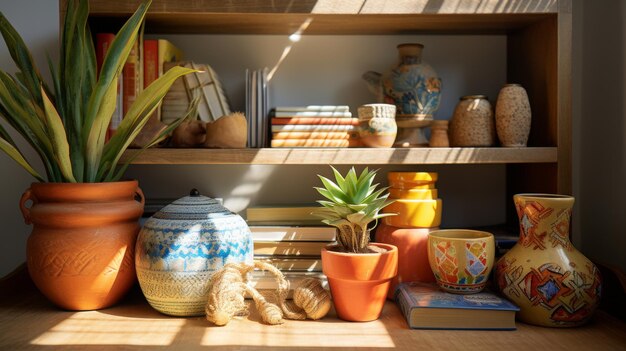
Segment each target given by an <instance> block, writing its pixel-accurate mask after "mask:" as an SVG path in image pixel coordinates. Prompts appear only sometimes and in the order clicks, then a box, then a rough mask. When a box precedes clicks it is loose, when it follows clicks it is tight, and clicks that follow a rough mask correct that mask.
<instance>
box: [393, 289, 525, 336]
mask: <svg viewBox="0 0 626 351" xmlns="http://www.w3.org/2000/svg"><path fill="white" fill-rule="evenodd" d="M395 298H396V303H397V304H398V306H399V307H400V310H401V311H402V314H403V315H404V317H405V318H406V320H407V322H408V324H409V327H410V328H412V329H481V330H515V329H516V328H515V312H517V311H519V308H518V307H517V306H515V305H514V304H512V303H511V302H509V301H508V300H506V299H504V298H502V297H499V296H498V295H496V294H494V293H492V292H490V291H486V290H485V291H483V292H480V293H477V294H470V295H459V294H451V293H448V292H445V291H443V290H440V289H439V287H437V285H436V284H432V283H420V282H409V283H401V284H399V285H398V287H397V289H396V293H395Z"/></svg>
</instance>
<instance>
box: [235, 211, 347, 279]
mask: <svg viewBox="0 0 626 351" xmlns="http://www.w3.org/2000/svg"><path fill="white" fill-rule="evenodd" d="M316 208H318V206H314V205H312V206H262V207H249V208H248V209H247V210H246V217H247V221H248V226H249V227H250V231H251V232H252V240H253V241H254V259H255V260H261V261H265V262H268V263H271V264H273V265H274V266H275V267H277V268H278V269H279V270H280V271H281V272H282V273H283V274H284V275H285V278H286V279H287V280H288V281H289V283H290V289H291V290H292V291H293V289H294V288H296V287H297V286H298V285H299V284H300V282H301V281H302V280H304V279H306V278H318V279H320V280H321V281H322V283H323V285H324V286H326V284H327V280H326V276H325V275H324V274H323V273H322V262H321V250H322V248H324V247H325V246H326V245H328V244H331V243H334V242H335V236H336V233H337V232H336V229H335V227H330V226H326V225H324V224H322V223H321V222H320V220H319V219H318V218H317V217H314V216H313V215H311V212H312V211H313V210H314V209H316ZM250 285H251V286H253V287H255V288H256V289H260V290H264V289H276V287H277V286H278V285H277V283H276V279H275V277H274V276H273V275H271V274H269V273H267V272H262V271H255V272H253V273H252V274H251V276H250Z"/></svg>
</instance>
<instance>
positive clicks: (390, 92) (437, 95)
mask: <svg viewBox="0 0 626 351" xmlns="http://www.w3.org/2000/svg"><path fill="white" fill-rule="evenodd" d="M397 48H398V64H397V65H396V66H394V67H392V69H391V70H390V71H388V72H385V73H383V74H380V73H378V72H374V71H369V72H366V73H365V74H363V79H365V81H366V82H367V83H368V86H369V88H370V90H372V92H374V93H375V94H376V96H377V98H378V100H379V102H383V103H386V104H392V105H396V118H413V119H415V118H417V119H418V120H420V121H424V120H428V121H430V120H432V119H433V114H434V113H435V111H437V109H438V108H439V102H440V100H441V79H440V78H439V77H438V76H437V73H436V72H435V70H434V69H433V68H432V67H431V66H430V65H429V64H427V63H425V62H422V50H423V49H424V45H422V44H417V43H406V44H400V45H398V46H397ZM398 126H400V124H398Z"/></svg>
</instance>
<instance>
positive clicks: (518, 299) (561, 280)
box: [495, 194, 601, 327]
mask: <svg viewBox="0 0 626 351" xmlns="http://www.w3.org/2000/svg"><path fill="white" fill-rule="evenodd" d="M513 199H514V201H515V207H516V209H517V215H518V216H519V221H520V238H519V241H518V242H517V244H516V245H515V246H514V247H513V248H512V249H511V250H510V251H508V252H507V253H506V254H505V255H504V256H503V257H502V258H501V259H500V260H499V261H498V262H497V263H496V267H495V278H496V282H497V285H498V288H499V289H500V290H501V291H502V293H503V294H504V295H506V296H507V297H508V298H509V299H510V300H511V301H513V302H514V303H515V304H517V305H518V306H519V307H520V311H519V314H518V318H519V319H520V320H522V321H523V322H526V323H530V324H536V325H542V326H548V327H573V326H578V325H582V324H584V323H585V322H586V321H587V320H589V318H590V317H591V315H592V314H593V312H594V310H595V309H596V307H598V303H599V302H600V292H601V280H600V274H599V272H598V269H597V267H596V266H595V265H594V264H593V263H592V262H591V261H590V260H589V259H587V258H586V257H585V256H583V254H581V253H580V252H579V251H578V250H576V249H575V248H574V246H572V243H571V242H570V240H569V226H570V218H571V214H572V206H573V205H574V198H573V197H571V196H563V195H547V194H518V195H515V196H514V197H513Z"/></svg>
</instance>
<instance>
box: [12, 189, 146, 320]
mask: <svg viewBox="0 0 626 351" xmlns="http://www.w3.org/2000/svg"><path fill="white" fill-rule="evenodd" d="M136 195H139V196H140V197H141V202H138V201H136V200H135V196H136ZM29 200H30V201H32V206H31V207H30V208H28V207H27V206H26V204H27V202H28V201H29ZM143 205H144V197H143V193H142V192H141V189H139V187H138V183H137V181H123V182H111V183H78V184H76V183H33V184H32V185H31V187H30V188H29V189H28V190H26V192H25V193H24V195H22V199H21V200H20V209H21V210H22V214H23V216H24V219H25V220H26V223H27V224H30V223H32V224H33V231H32V233H31V235H30V237H29V238H28V243H27V251H26V258H27V264H28V271H29V273H30V276H31V278H32V279H33V281H34V283H35V285H36V286H37V288H39V290H40V291H41V292H42V293H43V294H44V295H45V296H46V297H47V298H48V299H50V300H51V301H52V302H53V303H55V304H56V305H58V306H59V307H62V308H65V309H69V310H93V309H100V308H105V307H108V306H111V305H112V304H114V303H115V302H117V301H118V300H119V299H120V298H121V297H122V296H123V295H124V294H125V293H126V292H127V291H128V289H129V288H130V287H131V286H132V285H133V283H134V282H135V279H136V278H135V266H134V248H135V241H136V239H137V233H138V232H139V221H138V220H139V217H140V216H141V214H142V213H143Z"/></svg>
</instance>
